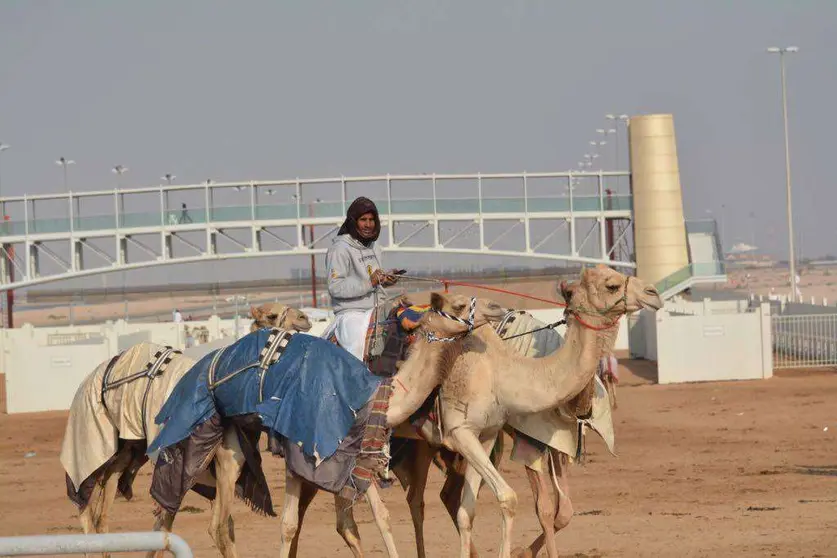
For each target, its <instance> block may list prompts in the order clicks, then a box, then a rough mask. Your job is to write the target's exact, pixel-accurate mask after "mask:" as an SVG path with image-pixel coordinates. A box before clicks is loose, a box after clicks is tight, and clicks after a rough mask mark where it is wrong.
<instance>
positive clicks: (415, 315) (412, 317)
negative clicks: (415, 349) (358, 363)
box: [328, 301, 429, 378]
mask: <svg viewBox="0 0 837 558" xmlns="http://www.w3.org/2000/svg"><path fill="white" fill-rule="evenodd" d="M428 308H429V306H409V305H407V304H405V303H403V302H400V301H392V302H390V301H387V302H384V303H382V304H380V305H378V306H376V307H375V309H374V310H373V311H372V315H371V316H370V318H369V326H368V328H367V330H366V340H365V343H364V349H363V355H364V356H363V362H364V364H366V366H367V367H368V368H369V371H370V372H372V374H374V375H376V376H380V377H384V378H390V377H392V376H394V375H395V373H396V372H397V370H398V364H399V362H401V361H403V360H404V359H405V358H406V355H407V349H408V348H409V346H410V345H411V344H412V342H413V341H414V340H415V334H414V333H413V330H414V329H415V328H416V327H418V321H419V320H420V319H421V316H422V315H424V313H425V312H426V311H427V309H428ZM328 340H329V341H331V342H332V343H334V344H335V345H337V346H338V347H339V346H340V343H339V342H338V341H337V337H336V335H334V334H332V335H331V336H330V337H329V339H328Z"/></svg>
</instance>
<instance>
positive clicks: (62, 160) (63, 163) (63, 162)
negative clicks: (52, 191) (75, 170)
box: [55, 157, 76, 192]
mask: <svg viewBox="0 0 837 558" xmlns="http://www.w3.org/2000/svg"><path fill="white" fill-rule="evenodd" d="M55 164H56V165H58V166H59V167H62V170H63V172H64V191H65V192H69V191H70V190H69V188H68V187H67V166H69V165H75V164H76V162H75V161H73V160H72V159H65V158H64V157H59V158H58V160H57V161H55Z"/></svg>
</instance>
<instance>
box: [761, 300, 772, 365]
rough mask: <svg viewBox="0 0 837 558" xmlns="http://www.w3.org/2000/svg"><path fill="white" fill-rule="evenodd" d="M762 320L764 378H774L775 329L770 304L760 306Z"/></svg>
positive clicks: (765, 303)
mask: <svg viewBox="0 0 837 558" xmlns="http://www.w3.org/2000/svg"><path fill="white" fill-rule="evenodd" d="M759 318H760V319H761V355H762V356H761V370H762V378H772V377H773V329H772V321H771V320H772V318H771V316H770V303H768V302H762V303H761V305H760V306H759Z"/></svg>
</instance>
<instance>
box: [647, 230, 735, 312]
mask: <svg viewBox="0 0 837 558" xmlns="http://www.w3.org/2000/svg"><path fill="white" fill-rule="evenodd" d="M686 236H687V246H688V249H689V265H687V266H685V267H683V268H681V269H678V270H677V271H675V272H674V273H672V274H671V275H669V276H668V277H665V278H664V279H661V280H660V281H658V282H657V283H656V285H655V286H656V287H657V291H658V292H659V293H660V296H661V297H662V298H663V300H667V299H670V298H671V297H673V296H675V295H678V294H680V293H682V292H683V291H686V290H688V289H690V288H692V287H694V286H695V285H706V284H717V283H726V281H727V275H726V266H725V264H724V251H723V247H722V245H721V238H720V234H719V233H718V225H717V223H716V222H715V220H714V219H703V220H695V221H686Z"/></svg>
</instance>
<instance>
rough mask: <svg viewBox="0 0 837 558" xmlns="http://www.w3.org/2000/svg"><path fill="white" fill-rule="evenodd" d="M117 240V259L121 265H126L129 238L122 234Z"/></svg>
mask: <svg viewBox="0 0 837 558" xmlns="http://www.w3.org/2000/svg"><path fill="white" fill-rule="evenodd" d="M116 242H117V245H116V249H117V253H116V261H117V262H118V263H119V265H125V264H127V263H128V240H127V239H126V238H125V237H124V236H120V237H117V239H116Z"/></svg>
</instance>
